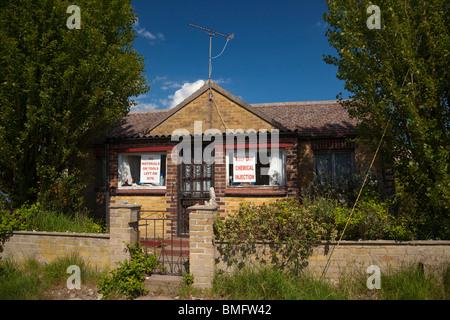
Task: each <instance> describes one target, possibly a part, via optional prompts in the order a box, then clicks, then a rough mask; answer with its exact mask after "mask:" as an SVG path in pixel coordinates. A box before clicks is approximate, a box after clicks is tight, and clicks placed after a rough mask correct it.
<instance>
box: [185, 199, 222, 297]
mask: <svg viewBox="0 0 450 320" xmlns="http://www.w3.org/2000/svg"><path fill="white" fill-rule="evenodd" d="M218 208H219V206H218V205H217V204H216V203H213V204H208V205H195V206H192V207H189V208H188V209H189V210H191V212H190V213H189V272H190V273H191V274H192V275H193V276H194V284H193V285H194V286H195V287H197V288H201V289H206V288H211V286H212V281H213V278H214V272H215V265H216V263H215V257H214V229H213V225H214V221H215V218H216V215H217V209H218Z"/></svg>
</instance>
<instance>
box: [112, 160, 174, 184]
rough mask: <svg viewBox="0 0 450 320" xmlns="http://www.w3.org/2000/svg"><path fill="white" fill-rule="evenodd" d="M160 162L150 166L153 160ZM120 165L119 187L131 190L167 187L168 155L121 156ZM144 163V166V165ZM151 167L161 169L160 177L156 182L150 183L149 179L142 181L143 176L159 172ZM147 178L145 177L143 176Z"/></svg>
mask: <svg viewBox="0 0 450 320" xmlns="http://www.w3.org/2000/svg"><path fill="white" fill-rule="evenodd" d="M152 157H153V158H154V159H153V160H155V159H157V160H158V161H156V162H157V163H156V162H155V164H150V163H149V161H151V160H152V159H151V158H152ZM118 160H119V163H118V165H119V166H118V167H119V168H118V178H119V187H129V188H151V187H152V186H153V187H158V186H165V182H166V171H167V170H166V164H167V155H166V154H162V153H143V154H136V153H130V154H120V155H119V158H118ZM143 163H144V164H143ZM151 166H153V167H154V166H156V167H159V177H158V179H156V180H155V182H150V181H148V180H149V179H144V181H141V173H142V174H146V173H148V174H151V172H157V169H154V168H153V167H152V168H150V167H151ZM143 177H145V175H144V176H143Z"/></svg>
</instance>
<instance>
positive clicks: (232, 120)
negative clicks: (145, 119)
mask: <svg viewBox="0 0 450 320" xmlns="http://www.w3.org/2000/svg"><path fill="white" fill-rule="evenodd" d="M213 97H214V101H215V102H216V104H217V108H216V106H215V105H214V103H213V102H211V101H209V91H206V92H205V93H203V94H202V95H200V96H199V97H198V98H197V99H195V100H194V101H192V102H190V103H189V104H187V105H186V106H185V107H183V108H182V109H180V110H179V111H178V112H176V113H175V114H173V115H172V116H171V117H170V118H169V119H167V120H166V121H164V122H163V123H162V124H160V125H159V126H157V127H156V128H154V129H153V130H152V131H151V132H150V133H149V135H152V136H154V135H171V134H172V132H173V131H174V130H176V129H187V130H189V132H190V133H191V134H193V133H194V121H202V130H203V131H205V130H207V129H211V128H213V129H218V130H220V131H221V132H226V127H225V126H224V125H223V122H222V120H221V118H220V116H222V119H223V121H224V122H225V124H226V125H227V127H228V128H229V129H245V130H248V129H255V130H260V129H267V130H270V129H275V127H273V126H272V125H271V124H269V123H267V122H266V121H264V120H262V119H261V118H259V117H258V116H256V115H254V114H253V113H251V112H249V111H247V110H246V109H244V108H243V107H241V106H239V105H237V104H236V103H234V102H232V101H231V100H229V99H227V98H226V97H225V96H223V95H222V94H220V93H218V92H216V91H214V90H213ZM217 109H218V110H219V112H220V115H219V112H218V111H217Z"/></svg>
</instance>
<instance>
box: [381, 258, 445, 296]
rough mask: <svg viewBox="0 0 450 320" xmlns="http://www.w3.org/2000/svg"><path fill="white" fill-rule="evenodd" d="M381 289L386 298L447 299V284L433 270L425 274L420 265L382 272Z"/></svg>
mask: <svg viewBox="0 0 450 320" xmlns="http://www.w3.org/2000/svg"><path fill="white" fill-rule="evenodd" d="M422 267H423V266H422ZM380 291H381V292H380V295H381V297H382V299H384V300H438V299H446V298H445V284H444V283H443V282H442V281H441V279H439V275H438V274H437V273H431V272H430V273H427V274H425V273H424V271H423V269H422V268H421V267H420V265H419V266H417V265H413V266H409V267H405V268H403V269H401V270H399V271H397V272H390V273H387V274H383V273H382V274H381V290H380Z"/></svg>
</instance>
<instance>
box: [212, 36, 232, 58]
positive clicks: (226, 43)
mask: <svg viewBox="0 0 450 320" xmlns="http://www.w3.org/2000/svg"><path fill="white" fill-rule="evenodd" d="M228 41H230V39H229V38H227V42H225V46H224V47H223V49H222V52H221V53H219V55H217V56H215V57H212V58H211V59H216V58H218V57H220V56H221V55H222V53H224V51H225V48H226V47H227V45H228Z"/></svg>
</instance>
